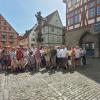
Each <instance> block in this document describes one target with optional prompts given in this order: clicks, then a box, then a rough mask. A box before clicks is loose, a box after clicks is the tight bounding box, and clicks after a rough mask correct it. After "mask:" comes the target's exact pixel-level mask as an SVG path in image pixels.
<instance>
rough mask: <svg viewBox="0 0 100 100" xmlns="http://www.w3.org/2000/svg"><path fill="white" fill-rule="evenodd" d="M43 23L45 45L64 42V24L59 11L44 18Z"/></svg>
mask: <svg viewBox="0 0 100 100" xmlns="http://www.w3.org/2000/svg"><path fill="white" fill-rule="evenodd" d="M44 19H45V20H44V21H43V25H42V37H43V45H47V46H48V45H49V46H50V45H62V44H63V25H62V22H61V19H60V16H59V13H58V11H55V12H53V13H51V14H50V15H48V16H47V17H45V18H44Z"/></svg>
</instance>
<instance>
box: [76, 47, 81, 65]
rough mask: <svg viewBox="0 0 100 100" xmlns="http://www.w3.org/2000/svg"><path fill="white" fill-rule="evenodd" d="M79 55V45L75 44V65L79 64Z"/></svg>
mask: <svg viewBox="0 0 100 100" xmlns="http://www.w3.org/2000/svg"><path fill="white" fill-rule="evenodd" d="M80 57H81V50H80V48H79V46H76V48H75V63H76V64H75V65H76V66H79V65H80Z"/></svg>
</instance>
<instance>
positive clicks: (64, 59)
mask: <svg viewBox="0 0 100 100" xmlns="http://www.w3.org/2000/svg"><path fill="white" fill-rule="evenodd" d="M60 53H61V65H62V67H63V68H65V67H66V62H67V56H66V55H67V49H66V48H65V47H64V46H62V47H61V50H60Z"/></svg>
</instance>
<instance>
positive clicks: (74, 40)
mask: <svg viewBox="0 0 100 100" xmlns="http://www.w3.org/2000/svg"><path fill="white" fill-rule="evenodd" d="M63 2H64V3H65V4H66V30H67V32H66V44H68V45H77V44H79V45H81V46H82V47H84V48H86V50H87V56H95V57H98V56H100V0H63Z"/></svg>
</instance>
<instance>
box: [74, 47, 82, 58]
mask: <svg viewBox="0 0 100 100" xmlns="http://www.w3.org/2000/svg"><path fill="white" fill-rule="evenodd" d="M80 56H81V51H80V49H75V58H80Z"/></svg>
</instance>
